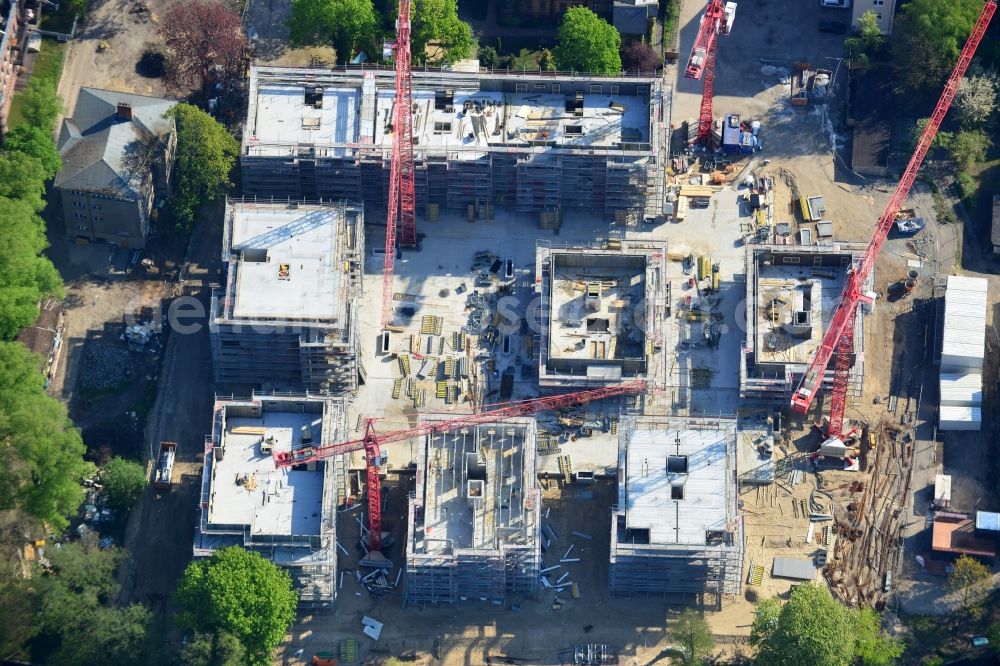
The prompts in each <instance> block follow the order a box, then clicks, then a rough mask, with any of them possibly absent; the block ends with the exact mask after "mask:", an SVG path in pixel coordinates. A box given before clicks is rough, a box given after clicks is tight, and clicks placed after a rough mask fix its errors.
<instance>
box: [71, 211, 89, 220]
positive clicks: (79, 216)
mask: <svg viewBox="0 0 1000 666" xmlns="http://www.w3.org/2000/svg"><path fill="white" fill-rule="evenodd" d="M73 217H75V218H76V219H78V220H86V219H87V216H86V215H84V214H83V213H73Z"/></svg>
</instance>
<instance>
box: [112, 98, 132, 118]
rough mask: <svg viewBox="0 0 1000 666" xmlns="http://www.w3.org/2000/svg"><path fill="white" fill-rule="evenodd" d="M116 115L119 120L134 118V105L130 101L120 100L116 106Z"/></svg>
mask: <svg viewBox="0 0 1000 666" xmlns="http://www.w3.org/2000/svg"><path fill="white" fill-rule="evenodd" d="M115 117H116V118H118V120H132V105H131V104H129V103H128V102H118V105H117V106H116V107H115Z"/></svg>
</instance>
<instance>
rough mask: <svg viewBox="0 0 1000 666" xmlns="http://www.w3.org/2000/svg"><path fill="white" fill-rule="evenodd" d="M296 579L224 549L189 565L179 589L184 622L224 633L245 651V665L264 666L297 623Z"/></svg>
mask: <svg viewBox="0 0 1000 666" xmlns="http://www.w3.org/2000/svg"><path fill="white" fill-rule="evenodd" d="M297 599H298V594H297V593H296V592H295V590H294V589H292V579H291V577H289V575H288V573H287V572H285V571H284V570H283V569H281V568H280V567H278V566H276V565H274V564H272V563H271V562H269V561H267V560H265V559H264V558H263V557H261V556H260V555H259V554H257V553H255V552H253V551H248V550H243V549H242V548H239V547H235V546H234V547H230V548H223V549H222V550H218V551H216V552H215V554H214V555H212V557H211V558H209V559H206V560H197V561H195V562H192V563H191V564H189V565H188V567H187V569H186V570H185V571H184V577H183V578H182V579H181V582H180V585H179V586H178V588H177V600H178V602H179V603H180V605H181V608H182V613H181V622H182V623H183V624H184V625H185V626H187V627H189V628H191V629H194V630H196V631H201V632H206V633H209V632H225V633H228V634H231V635H233V636H235V637H236V639H237V640H239V642H240V644H241V645H242V646H243V647H244V648H246V651H247V663H250V664H254V665H258V666H264V665H265V664H268V663H270V654H271V651H272V650H273V649H274V647H275V646H277V645H278V643H280V642H281V640H282V639H283V638H284V636H285V631H286V630H287V629H288V627H289V626H290V625H291V623H292V622H293V621H294V620H295V606H296V602H297Z"/></svg>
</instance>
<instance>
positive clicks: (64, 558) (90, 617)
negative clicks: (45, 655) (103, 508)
mask: <svg viewBox="0 0 1000 666" xmlns="http://www.w3.org/2000/svg"><path fill="white" fill-rule="evenodd" d="M46 556H47V557H48V558H49V560H50V562H51V563H52V572H51V573H49V574H46V575H39V576H36V578H35V585H34V586H35V590H36V594H37V596H38V603H39V608H40V611H39V621H40V628H41V631H42V633H43V634H44V635H46V636H47V637H49V638H50V639H52V641H54V642H55V644H56V648H55V653H54V654H53V655H51V656H50V657H49V659H47V660H46V663H53V664H81V665H82V664H122V665H129V664H136V665H137V666H138V665H139V664H145V663H148V661H147V655H146V654H145V644H146V635H147V632H148V629H149V623H150V619H151V614H150V612H149V610H148V609H146V608H145V607H144V606H141V605H131V606H126V607H124V608H116V607H112V606H111V603H112V602H113V601H114V597H115V595H116V594H117V592H118V585H117V582H116V581H115V569H116V567H117V566H118V563H119V562H120V561H121V558H122V551H120V550H119V549H117V548H109V549H106V550H102V549H101V548H99V547H98V545H97V539H96V537H94V536H91V537H87V538H84V539H82V540H80V541H74V542H70V543H66V544H63V546H62V547H61V548H52V549H48V550H47V551H46Z"/></svg>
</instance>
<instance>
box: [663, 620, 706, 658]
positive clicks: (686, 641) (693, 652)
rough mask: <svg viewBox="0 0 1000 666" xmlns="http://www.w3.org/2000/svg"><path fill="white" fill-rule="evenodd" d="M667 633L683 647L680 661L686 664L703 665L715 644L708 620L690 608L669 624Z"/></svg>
mask: <svg viewBox="0 0 1000 666" xmlns="http://www.w3.org/2000/svg"><path fill="white" fill-rule="evenodd" d="M667 634H668V635H669V636H670V640H672V641H673V642H674V643H676V644H677V645H680V646H681V647H682V648H683V650H684V653H683V654H682V655H681V662H680V663H682V664H683V665H684V666H701V665H702V664H704V663H705V657H707V656H708V653H709V651H710V650H711V649H712V648H713V647H714V646H715V641H714V640H713V639H712V632H711V630H710V629H709V628H708V622H706V621H705V619H704V618H703V617H701V616H700V615H698V613H696V612H695V611H693V610H691V609H690V608H689V609H687V610H685V611H684V612H682V613H681V614H680V615H678V616H677V617H676V618H675V619H674V620H673V622H671V623H669V624H668V625H667Z"/></svg>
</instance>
